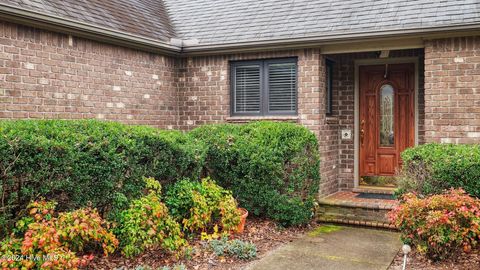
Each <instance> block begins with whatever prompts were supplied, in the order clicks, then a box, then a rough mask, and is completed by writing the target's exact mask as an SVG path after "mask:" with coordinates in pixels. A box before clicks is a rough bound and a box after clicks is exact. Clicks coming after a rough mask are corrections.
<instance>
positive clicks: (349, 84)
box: [327, 49, 424, 189]
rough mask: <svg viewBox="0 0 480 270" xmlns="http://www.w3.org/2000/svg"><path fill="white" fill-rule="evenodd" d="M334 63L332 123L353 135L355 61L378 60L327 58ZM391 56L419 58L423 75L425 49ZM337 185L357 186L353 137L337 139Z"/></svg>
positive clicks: (368, 56)
mask: <svg viewBox="0 0 480 270" xmlns="http://www.w3.org/2000/svg"><path fill="white" fill-rule="evenodd" d="M327 57H328V58H330V59H332V60H333V61H334V70H333V93H334V100H333V114H332V116H331V117H329V118H330V121H331V122H332V123H334V122H336V123H338V131H339V132H340V131H341V130H342V129H348V130H351V131H352V135H354V134H353V133H354V132H353V131H354V123H355V116H354V111H355V60H360V59H375V58H378V56H377V54H376V53H375V52H368V53H347V54H334V55H328V56H327ZM390 57H393V58H395V57H419V62H420V65H419V69H420V70H419V71H418V72H419V75H421V74H422V73H423V65H421V63H422V60H423V50H422V49H418V50H402V51H392V52H390ZM419 77H420V78H419V88H420V89H419V142H420V143H422V142H423V141H424V139H423V137H424V128H423V126H424V107H423V105H422V104H423V87H422V85H423V76H419ZM338 149H339V158H338V161H339V162H338V182H339V188H340V189H352V188H353V187H354V181H353V179H354V161H355V147H354V136H352V139H351V140H341V139H340V138H339V139H338Z"/></svg>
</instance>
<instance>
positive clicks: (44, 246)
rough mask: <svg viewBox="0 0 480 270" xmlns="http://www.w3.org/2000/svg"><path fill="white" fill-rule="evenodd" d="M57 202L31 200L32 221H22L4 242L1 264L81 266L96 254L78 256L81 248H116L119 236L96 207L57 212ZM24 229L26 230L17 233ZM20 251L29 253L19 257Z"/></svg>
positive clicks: (107, 251)
mask: <svg viewBox="0 0 480 270" xmlns="http://www.w3.org/2000/svg"><path fill="white" fill-rule="evenodd" d="M54 206H55V203H53V202H46V201H38V202H33V203H31V204H29V209H28V212H29V215H30V216H31V217H32V218H31V219H30V220H29V221H28V224H23V223H22V224H21V226H22V228H17V232H16V233H14V234H12V235H11V236H10V237H7V238H6V239H5V240H4V241H2V242H1V243H0V266H1V267H3V268H19V269H20V268H21V269H77V268H79V267H82V266H86V265H87V264H88V262H89V261H91V260H92V259H93V258H94V256H93V255H84V256H83V257H78V256H77V253H79V252H80V253H83V254H85V253H87V252H95V251H96V250H98V249H100V248H101V249H103V252H104V255H105V256H107V255H109V254H111V253H113V252H114V251H115V249H116V247H117V246H118V240H117V239H116V238H115V236H114V235H113V234H112V233H110V232H109V231H108V224H107V223H106V222H105V221H104V220H103V219H102V218H101V217H100V215H99V214H98V212H97V211H96V210H94V209H90V208H85V209H78V210H76V211H73V212H64V213H59V214H58V216H55V213H54V212H53V208H54ZM22 220H25V219H22ZM17 224H19V223H17ZM24 227H26V229H25V228H24ZM21 231H25V232H24V234H23V235H22V236H17V235H18V234H20V232H21ZM19 255H28V256H29V257H27V256H23V257H20V259H15V256H19Z"/></svg>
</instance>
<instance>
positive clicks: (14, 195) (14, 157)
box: [0, 120, 206, 235]
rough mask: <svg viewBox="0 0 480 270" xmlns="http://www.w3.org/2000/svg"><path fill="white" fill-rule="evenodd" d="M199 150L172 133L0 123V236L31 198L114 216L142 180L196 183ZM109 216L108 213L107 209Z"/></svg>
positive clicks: (94, 124)
mask: <svg viewBox="0 0 480 270" xmlns="http://www.w3.org/2000/svg"><path fill="white" fill-rule="evenodd" d="M205 153H206V148H205V146H204V145H203V144H201V143H199V142H198V141H195V140H194V139H192V138H190V137H189V136H186V135H184V134H182V133H181V132H176V131H161V130H158V129H155V128H150V127H144V126H126V125H123V124H120V123H114V122H100V121H94V120H80V121H64V120H45V121H43V120H41V121H37V120H20V121H0V156H1V157H2V158H1V159H0V195H1V196H0V197H2V198H3V199H2V200H1V201H0V228H1V229H0V230H1V231H0V235H2V234H5V233H6V232H5V230H3V229H4V228H5V227H6V225H12V223H13V221H14V220H13V219H14V217H15V216H16V215H19V214H20V215H21V213H22V209H25V207H26V205H27V204H28V203H29V202H30V201H31V200H35V199H36V198H38V197H40V196H43V197H45V198H47V199H49V200H56V201H58V202H59V207H60V208H61V209H60V210H68V209H75V208H79V207H83V206H86V205H91V206H93V207H96V208H98V209H99V211H100V212H101V213H102V214H104V213H106V212H110V213H114V214H115V213H118V211H117V210H116V209H125V208H127V207H128V205H129V200H131V199H132V198H137V197H139V196H140V195H141V190H142V189H143V187H144V183H143V181H141V179H142V177H143V176H146V177H155V178H156V179H161V181H162V184H168V183H170V182H173V181H174V180H176V179H179V178H183V177H192V178H197V177H199V174H200V172H201V169H202V164H203V162H204V158H205ZM112 209H113V210H115V211H113V212H112V211H110V210H112Z"/></svg>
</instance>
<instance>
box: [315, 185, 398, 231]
mask: <svg viewBox="0 0 480 270" xmlns="http://www.w3.org/2000/svg"><path fill="white" fill-rule="evenodd" d="M359 194H361V193H357V192H350V191H340V192H337V193H334V194H332V195H330V196H328V197H325V198H323V199H321V200H320V202H319V203H320V204H319V209H318V213H317V219H318V220H319V221H321V222H330V223H341V224H350V225H359V226H367V227H379V228H389V229H394V226H393V225H391V224H390V222H389V221H388V218H387V214H388V212H389V211H390V210H392V209H393V208H394V207H395V206H396V205H397V204H398V202H397V201H396V200H388V199H377V198H375V197H376V196H375V195H373V194H363V195H366V196H363V197H367V198H360V197H358V195H359ZM369 195H371V196H369ZM371 197H373V198H371Z"/></svg>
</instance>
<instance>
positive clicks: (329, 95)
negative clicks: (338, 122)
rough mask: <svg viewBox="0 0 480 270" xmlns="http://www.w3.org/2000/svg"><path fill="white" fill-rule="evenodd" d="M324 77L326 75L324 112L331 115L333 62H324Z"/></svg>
mask: <svg viewBox="0 0 480 270" xmlns="http://www.w3.org/2000/svg"><path fill="white" fill-rule="evenodd" d="M325 75H326V79H325V87H326V90H327V94H326V102H325V105H326V108H325V111H326V113H327V115H331V114H332V113H333V109H332V101H333V89H332V88H333V87H332V83H333V62H332V61H330V60H328V59H327V60H326V62H325Z"/></svg>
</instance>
